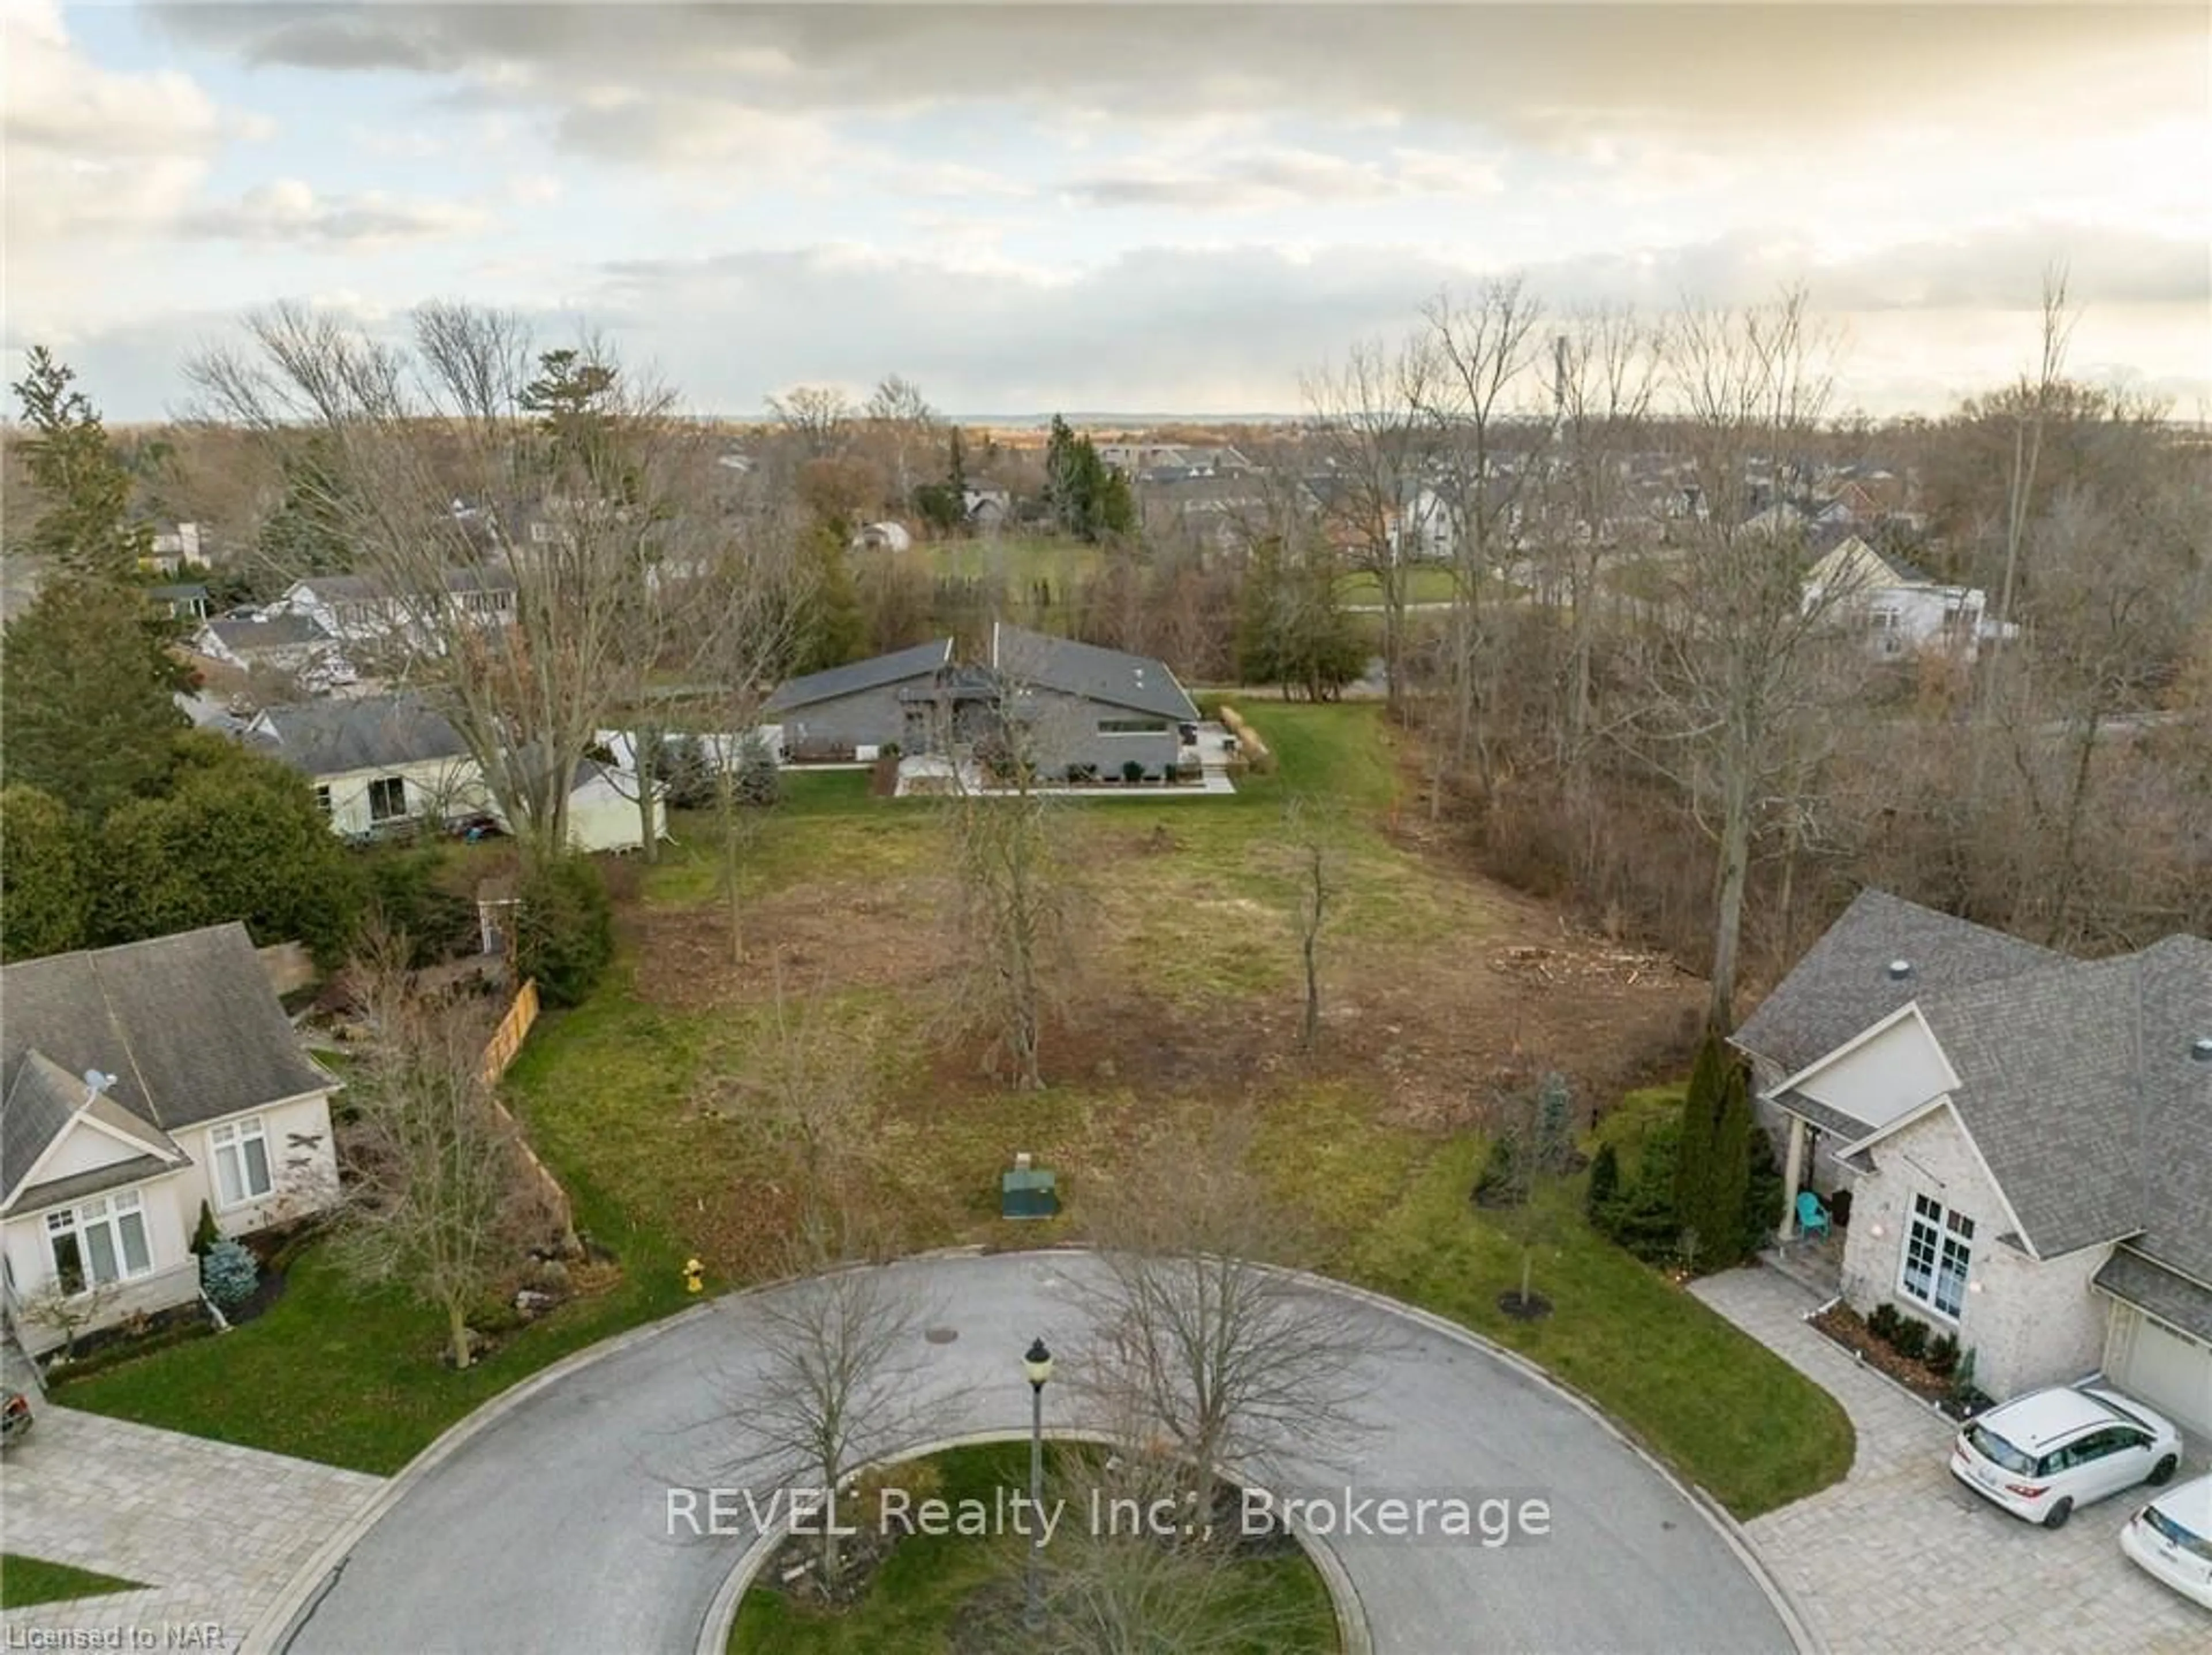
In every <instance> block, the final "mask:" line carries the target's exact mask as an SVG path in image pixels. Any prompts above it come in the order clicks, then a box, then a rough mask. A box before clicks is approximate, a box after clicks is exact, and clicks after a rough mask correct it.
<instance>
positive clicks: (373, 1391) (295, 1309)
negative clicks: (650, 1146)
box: [56, 1150, 684, 1476]
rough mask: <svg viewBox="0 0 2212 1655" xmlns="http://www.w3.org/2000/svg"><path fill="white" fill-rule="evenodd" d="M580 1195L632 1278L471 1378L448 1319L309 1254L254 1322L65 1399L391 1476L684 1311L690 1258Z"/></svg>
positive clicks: (509, 1339)
mask: <svg viewBox="0 0 2212 1655" xmlns="http://www.w3.org/2000/svg"><path fill="white" fill-rule="evenodd" d="M541 1153H543V1151H542V1150H541ZM549 1159H550V1157H549ZM569 1189H570V1190H571V1192H572V1193H573V1194H574V1196H575V1197H576V1216H577V1223H578V1225H579V1226H580V1227H582V1228H584V1229H586V1230H589V1231H592V1232H593V1233H594V1234H595V1235H597V1236H598V1237H599V1239H601V1240H602V1241H604V1242H605V1243H606V1244H608V1245H610V1246H611V1247H613V1248H614V1249H615V1250H616V1252H617V1255H618V1256H620V1257H621V1258H622V1260H623V1263H624V1265H625V1266H626V1267H627V1268H626V1269H625V1272H624V1275H623V1280H622V1281H621V1283H620V1284H619V1285H618V1286H617V1287H615V1288H614V1289H613V1290H612V1291H611V1292H610V1293H606V1294H605V1296H603V1297H599V1298H596V1299H578V1300H574V1301H572V1302H571V1303H569V1304H568V1305H563V1306H562V1307H561V1308H560V1309H559V1310H558V1311H555V1312H554V1313H553V1314H551V1315H550V1316H548V1317H545V1318H544V1320H542V1321H540V1322H538V1323H533V1324H532V1325H530V1326H528V1327H525V1328H522V1329H518V1330H517V1331H515V1332H513V1333H512V1334H510V1335H507V1336H502V1338H501V1342H500V1343H499V1347H498V1348H497V1349H495V1350H494V1351H493V1352H492V1353H491V1354H489V1356H487V1357H485V1358H484V1359H483V1360H480V1361H479V1362H477V1364H476V1365H475V1366H473V1367H471V1368H470V1369H468V1370H467V1371H466V1372H462V1373H458V1374H456V1373H452V1372H447V1369H446V1368H445V1367H444V1366H443V1365H442V1364H441V1362H440V1360H439V1355H440V1353H441V1350H442V1349H443V1348H444V1333H445V1322H444V1317H442V1316H441V1314H440V1313H439V1312H437V1311H431V1310H426V1309H424V1308H423V1307H422V1306H421V1305H416V1304H414V1303H413V1302H411V1301H410V1300H409V1299H406V1298H404V1296H403V1295H401V1294H399V1293H397V1292H393V1291H389V1290H379V1291H375V1292H363V1291H362V1290H361V1289H360V1288H358V1287H355V1286H354V1285H353V1284H352V1283H350V1282H349V1281H347V1280H346V1278H345V1277H344V1275H343V1274H342V1273H341V1272H340V1271H339V1269H337V1265H336V1264H335V1263H334V1262H333V1261H332V1260H331V1258H330V1257H329V1256H328V1255H327V1254H326V1253H325V1251H324V1250H321V1249H319V1248H313V1247H311V1248H309V1249H308V1250H307V1251H306V1252H304V1253H302V1254H301V1256H300V1257H299V1258H298V1259H297V1260H296V1261H295V1263H293V1266H292V1269H291V1272H290V1275H289V1278H288V1280H287V1281H286V1284H285V1289H284V1293H283V1297H282V1298H280V1299H278V1300H277V1301H276V1304H275V1305H272V1306H270V1309H269V1310H267V1311H264V1313H263V1314H262V1315H260V1316H258V1317H256V1318H254V1320H252V1321H251V1322H248V1323H243V1324H242V1325H240V1326H239V1327H237V1328H234V1329H232V1330H231V1331H230V1332H229V1333H227V1334H222V1335H218V1336H215V1337H212V1338H206V1339H196V1340H193V1341H191V1342H190V1343H188V1344H183V1345H179V1346H175V1347H173V1348H170V1349H167V1350H164V1351H161V1352H157V1353H156V1354H154V1355H151V1356H149V1357H146V1358H144V1359H143V1360H138V1361H135V1362H125V1363H123V1364H121V1365H119V1366H115V1367H112V1368H108V1369H106V1370H104V1371H102V1372H97V1373H93V1374H90V1375H88V1376H87V1377H86V1378H82V1379H80V1380H77V1381H75V1382H73V1383H71V1382H67V1381H64V1383H63V1384H61V1385H60V1386H59V1388H58V1390H57V1391H56V1400H57V1401H58V1402H64V1403H66V1404H67V1405H68V1406H70V1407H71V1408H82V1409H90V1410H91V1411H92V1412H94V1413H98V1414H112V1415H117V1416H118V1417H120V1418H123V1419H127V1420H140V1421H144V1422H145V1423H147V1424H149V1425H158V1426H164V1427H167V1428H169V1429H171V1430H175V1431H188V1432H191V1433H193V1434H194V1435H196V1436H202V1437H213V1438H215V1439H218V1440H220V1441H223V1442H235V1443H241V1444H244V1445H246V1446H248V1447H252V1448H265V1449H268V1450H270V1451H273V1452H276V1453H280V1454H293V1455H296V1456H298V1457H301V1458H302V1459H311V1460H320V1461H323V1462H324V1463H327V1464H331V1465H343V1466H346V1467H349V1468H350V1469H354V1470H356V1471H369V1472H374V1473H376V1474H377V1475H380V1476H388V1475H390V1474H391V1473H392V1472H394V1471H397V1470H398V1469H399V1468H400V1467H402V1466H403V1465H404V1464H406V1463H407V1462H408V1461H409V1460H410V1459H412V1458H413V1457H415V1456H416V1454H418V1453H420V1452H421V1451H422V1450H423V1449H424V1448H426V1447H428V1445H430V1443H431V1442H432V1441H433V1440H434V1439H435V1438H436V1437H437V1436H438V1434H439V1433H441V1432H442V1431H444V1430H445V1429H446V1427H448V1426H450V1425H452V1424H453V1423H454V1422H455V1421H458V1420H459V1419H461V1418H462V1417H463V1416H464V1415H467V1414H469V1413H471V1412H472V1411H473V1410H474V1409H476V1408H477V1407H478V1406H479V1405H480V1404H482V1403H483V1402H487V1401H489V1399H490V1398H492V1397H493V1396H496V1395H498V1394H499V1392H501V1391H502V1390H506V1389H507V1387H508V1386H509V1385H511V1384H514V1383H515V1382H516V1381H517V1380H519V1379H522V1378H527V1377H528V1376H529V1375H530V1374H532V1373H533V1372H537V1371H538V1369H539V1368H542V1367H544V1366H546V1365H547V1364H548V1363H550V1362H553V1361H556V1360H559V1359H560V1358H561V1357H563V1356H566V1355H568V1354H569V1353H570V1352H572V1351H576V1350H580V1349H582V1348H584V1347H585V1346H586V1345H588V1344H592V1343H593V1342H596V1341H598V1340H599V1339H603V1338H605V1337H606V1336H608V1335H610V1334H614V1333H618V1332H620V1331H622V1330H623V1329H625V1328H629V1327H633V1326H635V1325H636V1324H637V1323H641V1322H646V1321H650V1320H651V1319H653V1317H658V1316H662V1315H665V1314H666V1313H667V1312H669V1311H672V1310H675V1309H678V1308H679V1307H680V1305H681V1303H682V1301H683V1299H684V1293H683V1287H682V1281H681V1276H680V1275H679V1272H678V1266H679V1265H680V1264H681V1263H682V1262H683V1261H682V1256H681V1255H679V1254H677V1253H675V1252H673V1251H672V1250H671V1249H670V1248H669V1247H668V1246H667V1245H666V1244H665V1242H663V1241H662V1240H661V1239H660V1238H659V1237H658V1236H656V1235H654V1234H653V1233H651V1232H647V1231H644V1230H641V1229H640V1228H638V1227H637V1226H634V1225H631V1224H629V1223H628V1222H627V1221H625V1220H622V1219H620V1218H619V1217H617V1216H616V1215H614V1214H611V1212H610V1210H609V1209H608V1208H605V1206H604V1205H603V1204H600V1203H598V1202H594V1201H593V1200H592V1196H591V1194H590V1192H589V1190H588V1189H587V1188H586V1187H585V1186H582V1185H580V1183H578V1182H576V1181H574V1180H571V1182H570V1183H569ZM56 1378H62V1376H60V1375H57V1376H56Z"/></svg>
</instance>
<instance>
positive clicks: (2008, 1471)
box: [1951, 1385, 2181, 1529]
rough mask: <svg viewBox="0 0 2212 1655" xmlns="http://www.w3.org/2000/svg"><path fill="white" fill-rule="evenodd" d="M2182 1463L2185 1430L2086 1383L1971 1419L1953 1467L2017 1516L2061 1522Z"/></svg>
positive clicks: (1954, 1451)
mask: <svg viewBox="0 0 2212 1655" xmlns="http://www.w3.org/2000/svg"><path fill="white" fill-rule="evenodd" d="M2180 1463H2181V1433H2180V1432H2179V1431H2177V1430H2175V1429H2174V1427H2172V1425H2171V1424H2170V1423H2169V1422H2167V1421H2165V1420H2163V1419H2161V1418H2160V1417H2159V1416H2158V1415H2155V1414H2154V1413H2152V1412H2151V1411H2150V1409H2147V1408H2145V1407H2144V1406H2143V1405H2142V1403H2141V1402H2135V1401H2132V1400H2131V1399H2130V1398H2128V1397H2125V1396H2118V1395H2116V1394H2115V1393H2113V1392H2112V1391H2109V1390H2097V1389H2093V1388H2092V1387H2090V1386H2088V1385H2055V1386H2053V1387H2052V1388H2051V1389H2050V1390H2037V1391H2031V1392H2030V1393H2029V1394H2028V1395H2027V1396H2016V1397H2015V1398H2014V1399H2013V1400H2012V1401H2010V1402H2007V1403H2005V1404H2004V1405H2003V1406H2002V1407H2000V1408H1993V1409H1990V1410H1989V1411H1988V1412H1987V1413H1985V1414H1978V1415H1975V1416H1974V1417H1973V1418H1972V1419H1971V1420H1969V1421H1966V1426H1965V1427H1964V1428H1963V1429H1962V1430H1960V1433H1959V1436H1958V1440H1957V1441H1956V1442H1954V1444H1953V1445H1952V1447H1951V1475H1952V1476H1954V1477H1956V1478H1958V1479H1959V1481H1960V1482H1963V1483H1965V1484H1966V1487H1968V1488H1972V1490H1973V1491H1974V1492H1975V1493H1976V1494H1979V1495H1981V1496H1982V1497H1983V1498H1984V1499H1985V1500H1995V1501H1996V1503H1997V1504H1998V1505H2000V1506H2003V1507H2004V1508H2005V1510H2007V1511H2008V1512H2011V1513H2012V1514H2013V1515H2014V1516H2015V1517H2021V1518H2027V1520H2028V1521H2029V1522H2030V1523H2040V1524H2043V1526H2044V1527H2045V1528H2046V1529H2057V1528H2063V1526H2064V1525H2065V1522H2066V1519H2067V1518H2069V1517H2071V1516H2073V1515H2074V1508H2075V1506H2087V1505H2088V1504H2089V1503H2090V1502H2091V1501H2093V1500H2103V1499H2104V1498H2105V1497H2106V1495H2108V1494H2118V1493H2119V1492H2120V1491H2121V1490H2122V1489H2123V1488H2134V1487H2135V1486H2136V1484H2137V1483H2142V1482H2148V1483H2151V1484H2153V1485H2162V1484H2164V1483H2165V1482H2166V1480H2167V1479H2168V1478H2170V1477H2171V1476H2172V1475H2173V1473H2174V1469H2175V1468H2176V1467H2177V1466H2179V1464H2180Z"/></svg>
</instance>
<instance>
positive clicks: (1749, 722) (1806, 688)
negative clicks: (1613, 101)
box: [1632, 289, 1863, 1029]
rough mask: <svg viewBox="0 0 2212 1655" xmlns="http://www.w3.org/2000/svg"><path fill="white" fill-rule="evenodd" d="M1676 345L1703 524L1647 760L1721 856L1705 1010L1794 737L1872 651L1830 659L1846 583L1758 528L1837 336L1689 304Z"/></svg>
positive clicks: (1796, 311)
mask: <svg viewBox="0 0 2212 1655" xmlns="http://www.w3.org/2000/svg"><path fill="white" fill-rule="evenodd" d="M1675 338H1676V339H1677V341H1678V343H1679V349H1678V350H1677V351H1676V352H1675V355H1674V370H1675V377H1676V379H1677V381H1678V384H1679V390H1680V397H1681V400H1682V415H1683V418H1682V421H1681V423H1680V427H1679V429H1680V433H1681V435H1682V437H1683V440H1684V441H1686V443H1687V444H1688V445H1689V450H1690V458H1691V459H1692V462H1693V464H1694V467H1695V471H1696V474H1697V477H1698V482H1699V489H1700V490H1701V491H1702V493H1703V496H1704V497H1705V500H1706V501H1707V502H1710V515H1709V517H1708V519H1707V520H1705V522H1703V523H1701V524H1699V525H1698V526H1697V528H1696V530H1695V532H1693V533H1692V537H1691V539H1690V543H1689V544H1688V545H1686V546H1685V547H1684V548H1683V549H1682V550H1681V551H1680V553H1679V554H1678V555H1676V556H1674V557H1671V558H1669V559H1668V560H1667V561H1666V563H1664V565H1663V569H1664V586H1665V591H1664V593H1663V596H1662V599H1661V600H1660V601H1659V602H1658V603H1657V604H1656V605H1651V606H1650V609H1649V610H1648V611H1647V613H1646V617H1645V624H1644V628H1643V629H1642V636H1641V638H1640V639H1639V641H1638V666H1639V672H1640V676H1639V679H1638V689H1639V691H1640V692H1641V693H1642V694H1643V696H1644V709H1643V713H1642V716H1641V717H1640V718H1639V719H1638V721H1637V723H1636V725H1635V726H1634V727H1633V733H1634V735H1633V738H1632V739H1638V751H1639V752H1640V753H1641V754H1642V756H1643V757H1644V758H1645V759H1646V761H1647V762H1649V763H1651V764H1654V765H1655V766H1656V768H1658V769H1659V770H1661V771H1662V773H1663V774H1665V775H1667V776H1669V777H1670V778H1672V779H1673V780H1674V782H1676V784H1677V785H1678V786H1679V787H1680V788H1681V790H1682V793H1683V794H1684V796H1685V797H1686V799H1687V800H1689V801H1690V803H1691V806H1692V809H1693V811H1694V812H1696V814H1697V818H1698V820H1699V823H1700V824H1701V825H1702V826H1704V827H1705V829H1706V830H1707V831H1708V832H1709V833H1710V834H1711V837H1712V839H1713V841H1714V843H1715V844H1716V846H1717V852H1718V855H1717V867H1716V870H1715V877H1714V885H1713V895H1714V919H1713V933H1712V936H1713V948H1712V967H1711V982H1712V995H1711V1004H1710V1007H1709V1016H1710V1019H1711V1021H1712V1023H1713V1024H1714V1025H1716V1026H1717V1027H1720V1028H1723V1029H1725V1028H1727V1027H1729V1026H1730V1025H1731V1024H1732V1021H1733V1018H1734V1011H1735V983H1736V971H1737V959H1738V956H1739V952H1740V948H1741V940H1742V933H1743V910H1744V893H1745V890H1746V887H1747V881H1748V879H1749V875H1750V870H1751V860H1752V852H1753V837H1754V835H1755V833H1756V832H1757V830H1758V828H1759V822H1760V819H1761V816H1762V812H1769V811H1771V809H1772V808H1773V807H1774V806H1775V804H1776V802H1777V801H1778V800H1779V799H1780V798H1781V795H1782V794H1783V793H1784V790H1785V788H1786V785H1787V783H1788V782H1789V781H1790V778H1791V777H1792V776H1797V777H1800V778H1802V776H1804V775H1805V774H1806V766H1805V764H1804V763H1803V757H1802V746H1801V745H1799V744H1798V743H1797V742H1796V741H1795V740H1793V739H1792V738H1793V736H1801V735H1802V732H1803V728H1804V727H1805V726H1806V724H1807V723H1808V721H1817V719H1818V717H1819V715H1820V713H1821V712H1822V711H1823V710H1825V709H1826V708H1828V707H1830V706H1832V705H1833V704H1834V703H1835V702H1836V701H1837V700H1838V698H1840V695H1841V685H1843V684H1844V683H1846V682H1848V679H1847V678H1844V677H1843V676H1842V675H1843V674H1844V673H1846V672H1848V671H1849V670H1850V668H1851V667H1852V666H1856V665H1858V664H1861V663H1862V662H1863V654H1862V653H1861V652H1860V651H1859V650H1858V648H1857V644H1856V642H1853V643H1851V644H1849V645H1846V646H1844V647H1843V648H1836V647H1835V645H1836V642H1837V640H1836V631H1837V629H1836V626H1835V623H1836V621H1837V620H1838V619H1839V618H1840V617H1841V616H1842V614H1843V613H1844V611H1847V610H1848V609H1849V608H1850V605H1852V604H1853V603H1854V602H1855V600H1856V598H1857V593H1856V591H1855V590H1854V588H1853V583H1852V581H1850V579H1846V578H1839V579H1837V580H1834V581H1830V582H1828V583H1826V585H1825V586H1821V587H1816V588H1810V589H1808V587H1807V585H1806V581H1805V575H1806V572H1807V564H1808V557H1807V556H1806V551H1805V547H1804V543H1803V539H1802V535H1799V534H1797V533H1795V532H1791V531H1790V530H1788V529H1786V528H1770V527H1768V526H1765V525H1763V524H1761V523H1758V522H1754V521H1753V519H1754V517H1755V516H1756V515H1757V514H1758V513H1759V511H1761V510H1765V509H1768V508H1775V507H1777V506H1778V502H1783V501H1784V500H1785V499H1786V497H1787V496H1788V495H1789V494H1790V493H1791V492H1792V491H1794V490H1795V488H1796V479H1797V478H1799V477H1800V476H1801V475H1802V467H1803V457H1804V445H1805V443H1806V442H1807V441H1808V438H1809V437H1810V435H1812V433H1813V431H1814V428H1815V426H1816V425H1817V423H1818V422H1819V420H1820V416H1821V414H1822V411H1824V409H1825V408H1826V403H1827V399H1828V396H1829V392H1830V388H1831V385H1832V380H1831V379H1830V377H1829V370H1828V366H1827V361H1826V356H1827V353H1828V351H1829V350H1830V348H1831V346H1830V342H1829V341H1828V340H1827V339H1826V337H1825V336H1823V335H1822V334H1821V333H1820V331H1819V330H1818V329H1817V328H1816V326H1814V322H1813V320H1812V318H1811V315H1810V313H1809V311H1808V304H1807V300H1806V296H1805V295H1804V293H1803V291H1802V289H1798V290H1792V291H1790V292H1786V293H1784V295H1782V297H1781V298H1780V299H1779V300H1778V301H1775V302H1774V303H1772V304H1769V305H1764V306H1756V307H1748V308H1746V309H1742V310H1739V311H1734V312H1712V311H1703V310H1697V309H1690V310H1687V311H1686V312H1685V313H1684V315H1683V317H1682V319H1681V323H1680V327H1679V328H1678V330H1677V332H1676V335H1675Z"/></svg>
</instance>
